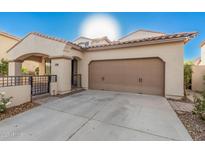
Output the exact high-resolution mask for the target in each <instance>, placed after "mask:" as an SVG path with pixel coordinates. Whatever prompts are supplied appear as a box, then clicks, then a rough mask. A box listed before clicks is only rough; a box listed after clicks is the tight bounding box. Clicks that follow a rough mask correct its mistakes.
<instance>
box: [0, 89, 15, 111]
mask: <svg viewBox="0 0 205 154" xmlns="http://www.w3.org/2000/svg"><path fill="white" fill-rule="evenodd" d="M11 99H12V97H5V93H4V92H0V113H1V112H4V111H5V110H6V106H7V105H9V104H10V103H11V102H10V100H11Z"/></svg>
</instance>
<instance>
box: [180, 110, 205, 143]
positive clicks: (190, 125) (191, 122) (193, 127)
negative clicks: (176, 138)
mask: <svg viewBox="0 0 205 154" xmlns="http://www.w3.org/2000/svg"><path fill="white" fill-rule="evenodd" d="M177 115H178V117H179V118H180V120H181V121H182V123H183V124H184V126H185V127H186V128H187V130H188V132H189V134H190V135H191V137H192V138H193V140H195V141H205V121H203V120H202V119H201V118H200V117H199V116H198V115H194V114H192V113H191V112H179V111H177Z"/></svg>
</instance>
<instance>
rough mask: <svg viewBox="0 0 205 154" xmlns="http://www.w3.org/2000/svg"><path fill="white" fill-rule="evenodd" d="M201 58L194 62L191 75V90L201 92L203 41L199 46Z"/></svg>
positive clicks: (204, 63) (204, 65)
mask: <svg viewBox="0 0 205 154" xmlns="http://www.w3.org/2000/svg"><path fill="white" fill-rule="evenodd" d="M200 47H201V57H199V58H197V59H196V60H195V61H194V66H193V73H192V90H193V91H198V92H201V91H203V90H205V89H204V87H205V85H204V84H205V81H204V76H205V41H203V42H202V43H201V45H200Z"/></svg>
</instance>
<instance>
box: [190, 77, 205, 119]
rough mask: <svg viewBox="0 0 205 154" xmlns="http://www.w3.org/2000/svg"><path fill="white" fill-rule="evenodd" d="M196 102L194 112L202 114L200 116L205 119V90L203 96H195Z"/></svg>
mask: <svg viewBox="0 0 205 154" xmlns="http://www.w3.org/2000/svg"><path fill="white" fill-rule="evenodd" d="M204 81H205V76H204ZM194 104H195V105H194V110H193V113H194V114H198V115H200V117H201V118H202V119H203V120H205V90H204V91H203V92H202V96H201V97H197V96H194Z"/></svg>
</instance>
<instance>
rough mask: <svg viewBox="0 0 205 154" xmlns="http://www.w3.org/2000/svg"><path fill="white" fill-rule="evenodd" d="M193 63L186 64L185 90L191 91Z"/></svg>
mask: <svg viewBox="0 0 205 154" xmlns="http://www.w3.org/2000/svg"><path fill="white" fill-rule="evenodd" d="M192 66H193V62H192V61H187V62H185V63H184V87H185V89H191V80H192V72H193V71H192Z"/></svg>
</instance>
